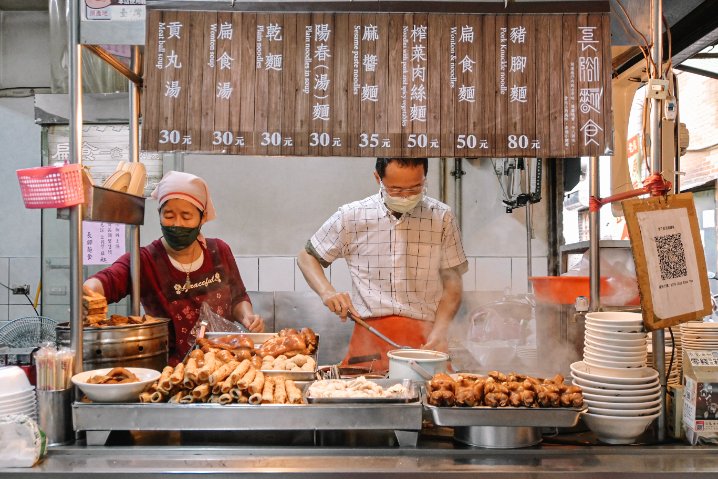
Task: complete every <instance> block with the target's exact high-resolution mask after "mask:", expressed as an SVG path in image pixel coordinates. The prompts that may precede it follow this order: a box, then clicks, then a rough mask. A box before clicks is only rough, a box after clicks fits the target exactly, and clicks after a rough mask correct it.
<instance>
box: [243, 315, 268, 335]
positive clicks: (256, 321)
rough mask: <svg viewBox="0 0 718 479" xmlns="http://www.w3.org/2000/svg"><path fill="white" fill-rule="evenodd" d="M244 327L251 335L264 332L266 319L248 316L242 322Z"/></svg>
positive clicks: (258, 316)
mask: <svg viewBox="0 0 718 479" xmlns="http://www.w3.org/2000/svg"><path fill="white" fill-rule="evenodd" d="M241 323H242V325H243V326H244V327H245V328H247V329H248V330H249V332H250V333H262V332H264V318H262V317H261V316H260V315H258V314H248V315H246V316H245V317H244V318H242V321H241Z"/></svg>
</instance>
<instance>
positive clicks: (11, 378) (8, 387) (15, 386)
mask: <svg viewBox="0 0 718 479" xmlns="http://www.w3.org/2000/svg"><path fill="white" fill-rule="evenodd" d="M0 385H2V387H1V388H0V416H4V415H6V414H26V415H28V416H30V417H31V418H33V419H35V420H37V400H36V399H35V388H34V387H33V386H31V385H30V381H28V379H27V376H26V375H25V372H24V371H23V370H22V369H20V368H19V367H17V366H5V367H0Z"/></svg>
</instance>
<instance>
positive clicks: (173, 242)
mask: <svg viewBox="0 0 718 479" xmlns="http://www.w3.org/2000/svg"><path fill="white" fill-rule="evenodd" d="M200 227H201V226H196V227H194V228H187V227H185V226H161V228H162V236H164V238H165V241H167V244H168V245H169V247H170V248H172V249H173V250H175V251H181V250H183V249H185V248H187V247H189V246H190V245H192V243H194V242H195V241H196V240H197V237H198V236H199V230H200Z"/></svg>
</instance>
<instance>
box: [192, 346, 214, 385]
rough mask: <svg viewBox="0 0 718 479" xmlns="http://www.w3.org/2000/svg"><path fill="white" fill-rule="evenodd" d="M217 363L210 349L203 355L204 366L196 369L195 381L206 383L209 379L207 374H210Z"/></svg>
mask: <svg viewBox="0 0 718 479" xmlns="http://www.w3.org/2000/svg"><path fill="white" fill-rule="evenodd" d="M218 367H219V365H218V364H217V359H216V358H215V354H214V351H210V352H208V353H207V354H205V355H204V366H202V367H201V368H200V369H199V370H198V371H197V381H196V382H200V383H206V382H207V381H208V380H209V375H210V374H212V373H213V372H214V371H215V369H217V368H218Z"/></svg>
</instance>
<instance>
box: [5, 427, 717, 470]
mask: <svg viewBox="0 0 718 479" xmlns="http://www.w3.org/2000/svg"><path fill="white" fill-rule="evenodd" d="M113 434H114V433H113ZM118 434H119V433H118ZM316 434H319V433H311V432H310V433H306V434H305V435H301V434H296V433H295V434H291V435H287V434H282V433H278V434H277V433H275V434H269V433H267V434H265V435H264V436H257V435H256V434H254V433H253V434H252V435H251V438H249V437H247V436H242V435H241V434H237V435H235V436H231V435H225V436H218V435H217V434H212V435H211V436H207V435H193V434H192V433H179V432H173V433H145V434H125V435H122V434H119V435H118V437H115V438H111V440H110V442H109V444H111V445H109V446H97V447H91V446H83V445H74V446H65V447H56V448H52V449H51V450H50V451H49V454H48V456H47V457H46V458H45V459H44V461H43V462H42V463H41V464H39V465H37V466H35V467H34V468H32V469H14V470H7V469H6V470H0V477H3V478H5V477H8V478H9V477H13V478H15V477H19V478H32V477H40V476H44V477H48V476H49V477H72V478H83V477H93V478H94V477H102V478H130V477H132V478H142V477H173V478H174V477H176V476H181V477H200V476H201V477H206V476H207V475H211V476H212V477H232V478H236V477H253V478H254V477H272V478H275V477H276V478H318V477H341V478H354V477H361V478H384V477H390V476H391V477H403V478H409V477H411V478H412V479H418V478H431V479H437V477H439V476H442V477H443V476H447V477H452V478H462V477H466V478H468V477H471V478H476V477H480V478H509V477H510V478H512V479H521V478H557V477H558V478H569V477H570V478H593V479H595V478H608V477H611V476H612V475H616V476H620V477H621V478H624V477H629V478H657V477H666V478H669V477H670V478H671V479H678V478H691V479H695V478H698V477H713V478H714V477H717V476H718V448H716V447H705V446H703V447H690V446H687V445H683V444H678V443H676V444H669V445H635V446H602V445H598V444H596V442H595V441H594V439H593V436H592V435H591V434H590V433H580V434H572V435H561V436H557V437H554V438H547V439H545V440H544V442H543V443H542V444H541V445H540V446H536V447H533V448H526V449H511V450H488V449H477V448H472V447H468V446H463V445H460V444H458V443H456V442H454V441H453V440H452V439H451V431H450V430H449V429H445V428H438V429H432V430H429V431H427V432H424V433H422V435H421V437H420V440H419V445H418V447H417V448H399V447H397V446H396V445H394V444H392V441H395V440H394V439H393V436H392V435H390V434H387V435H386V436H384V437H380V436H377V435H376V434H372V435H371V436H367V437H361V436H360V435H354V434H342V433H338V434H336V435H332V434H324V433H322V435H321V437H317V436H316ZM250 440H251V441H252V443H251V444H250V443H249V442H248V441H250ZM384 441H386V442H385V443H384ZM263 442H264V443H265V444H264V445H263V444H262V443H263ZM229 444H231V445H229ZM278 444H282V445H278ZM313 444H320V445H313Z"/></svg>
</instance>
